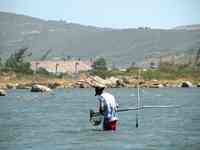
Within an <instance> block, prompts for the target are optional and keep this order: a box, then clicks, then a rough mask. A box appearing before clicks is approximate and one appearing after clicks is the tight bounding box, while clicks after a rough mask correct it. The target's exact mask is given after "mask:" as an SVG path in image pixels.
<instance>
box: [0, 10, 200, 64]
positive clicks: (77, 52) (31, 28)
mask: <svg viewBox="0 0 200 150" xmlns="http://www.w3.org/2000/svg"><path fill="white" fill-rule="evenodd" d="M0 20H1V22H0V41H1V42H0V55H1V56H2V57H8V56H9V55H10V54H11V53H13V52H14V51H15V50H17V49H19V48H22V47H28V48H29V51H30V52H31V53H32V54H33V55H32V58H31V59H32V60H39V59H40V58H41V55H43V54H45V52H47V51H48V50H49V49H52V52H51V54H50V55H49V56H48V59H54V58H55V57H59V58H60V59H63V58H64V57H65V58H66V57H68V56H72V57H75V58H81V59H90V58H93V59H95V58H96V57H105V58H106V59H107V60H108V63H112V64H116V65H120V66H127V65H130V64H131V63H132V62H139V61H141V60H144V59H145V57H147V56H149V55H154V54H155V55H161V54H163V53H168V52H181V51H186V50H189V49H195V48H199V47H200V31H199V30H182V29H181V30H179V29H177V27H176V29H164V30H163V29H151V28H147V27H144V28H126V29H112V28H100V27H93V26H85V25H81V24H76V23H68V22H66V21H63V20H60V21H55V20H43V19H38V18H35V17H29V16H25V15H17V14H13V13H7V12H0Z"/></svg>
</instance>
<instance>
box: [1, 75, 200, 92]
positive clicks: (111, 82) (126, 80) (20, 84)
mask: <svg viewBox="0 0 200 150" xmlns="http://www.w3.org/2000/svg"><path fill="white" fill-rule="evenodd" d="M94 78H95V79H96V80H97V81H99V82H101V83H103V84H105V85H106V87H107V88H123V87H126V88H136V87H137V86H138V85H139V86H140V87H141V88H178V87H182V88H195V87H200V83H197V84H193V83H192V82H191V81H187V80H183V79H180V80H140V81H138V80H137V79H135V78H131V77H122V78H116V77H110V78H108V79H102V78H100V77H98V76H95V77H94ZM34 85H43V86H46V87H48V88H50V89H55V88H91V86H90V85H89V84H88V83H87V82H86V79H84V78H83V79H82V78H80V79H78V80H63V79H58V80H46V81H45V80H43V81H32V80H31V81H20V80H19V81H16V82H10V81H7V82H3V83H2V82H1V83H0V89H4V90H8V89H31V88H32V87H33V86H34Z"/></svg>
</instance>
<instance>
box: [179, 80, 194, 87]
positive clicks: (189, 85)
mask: <svg viewBox="0 0 200 150" xmlns="http://www.w3.org/2000/svg"><path fill="white" fill-rule="evenodd" d="M180 87H183V88H191V87H193V85H192V83H191V82H190V81H183V82H182V83H181V85H180Z"/></svg>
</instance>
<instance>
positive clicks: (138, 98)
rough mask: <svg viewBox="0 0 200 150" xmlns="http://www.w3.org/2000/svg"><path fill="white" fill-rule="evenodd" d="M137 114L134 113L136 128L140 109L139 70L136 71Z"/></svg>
mask: <svg viewBox="0 0 200 150" xmlns="http://www.w3.org/2000/svg"><path fill="white" fill-rule="evenodd" d="M137 108H138V109H137V112H136V124H135V126H136V128H138V127H139V111H140V110H139V108H140V69H139V70H138V82H137Z"/></svg>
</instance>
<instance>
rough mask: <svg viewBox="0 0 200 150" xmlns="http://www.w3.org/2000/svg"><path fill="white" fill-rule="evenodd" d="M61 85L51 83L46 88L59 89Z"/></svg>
mask: <svg viewBox="0 0 200 150" xmlns="http://www.w3.org/2000/svg"><path fill="white" fill-rule="evenodd" d="M61 86H62V84H60V83H58V82H53V83H48V87H49V88H51V89H55V88H57V87H61Z"/></svg>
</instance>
